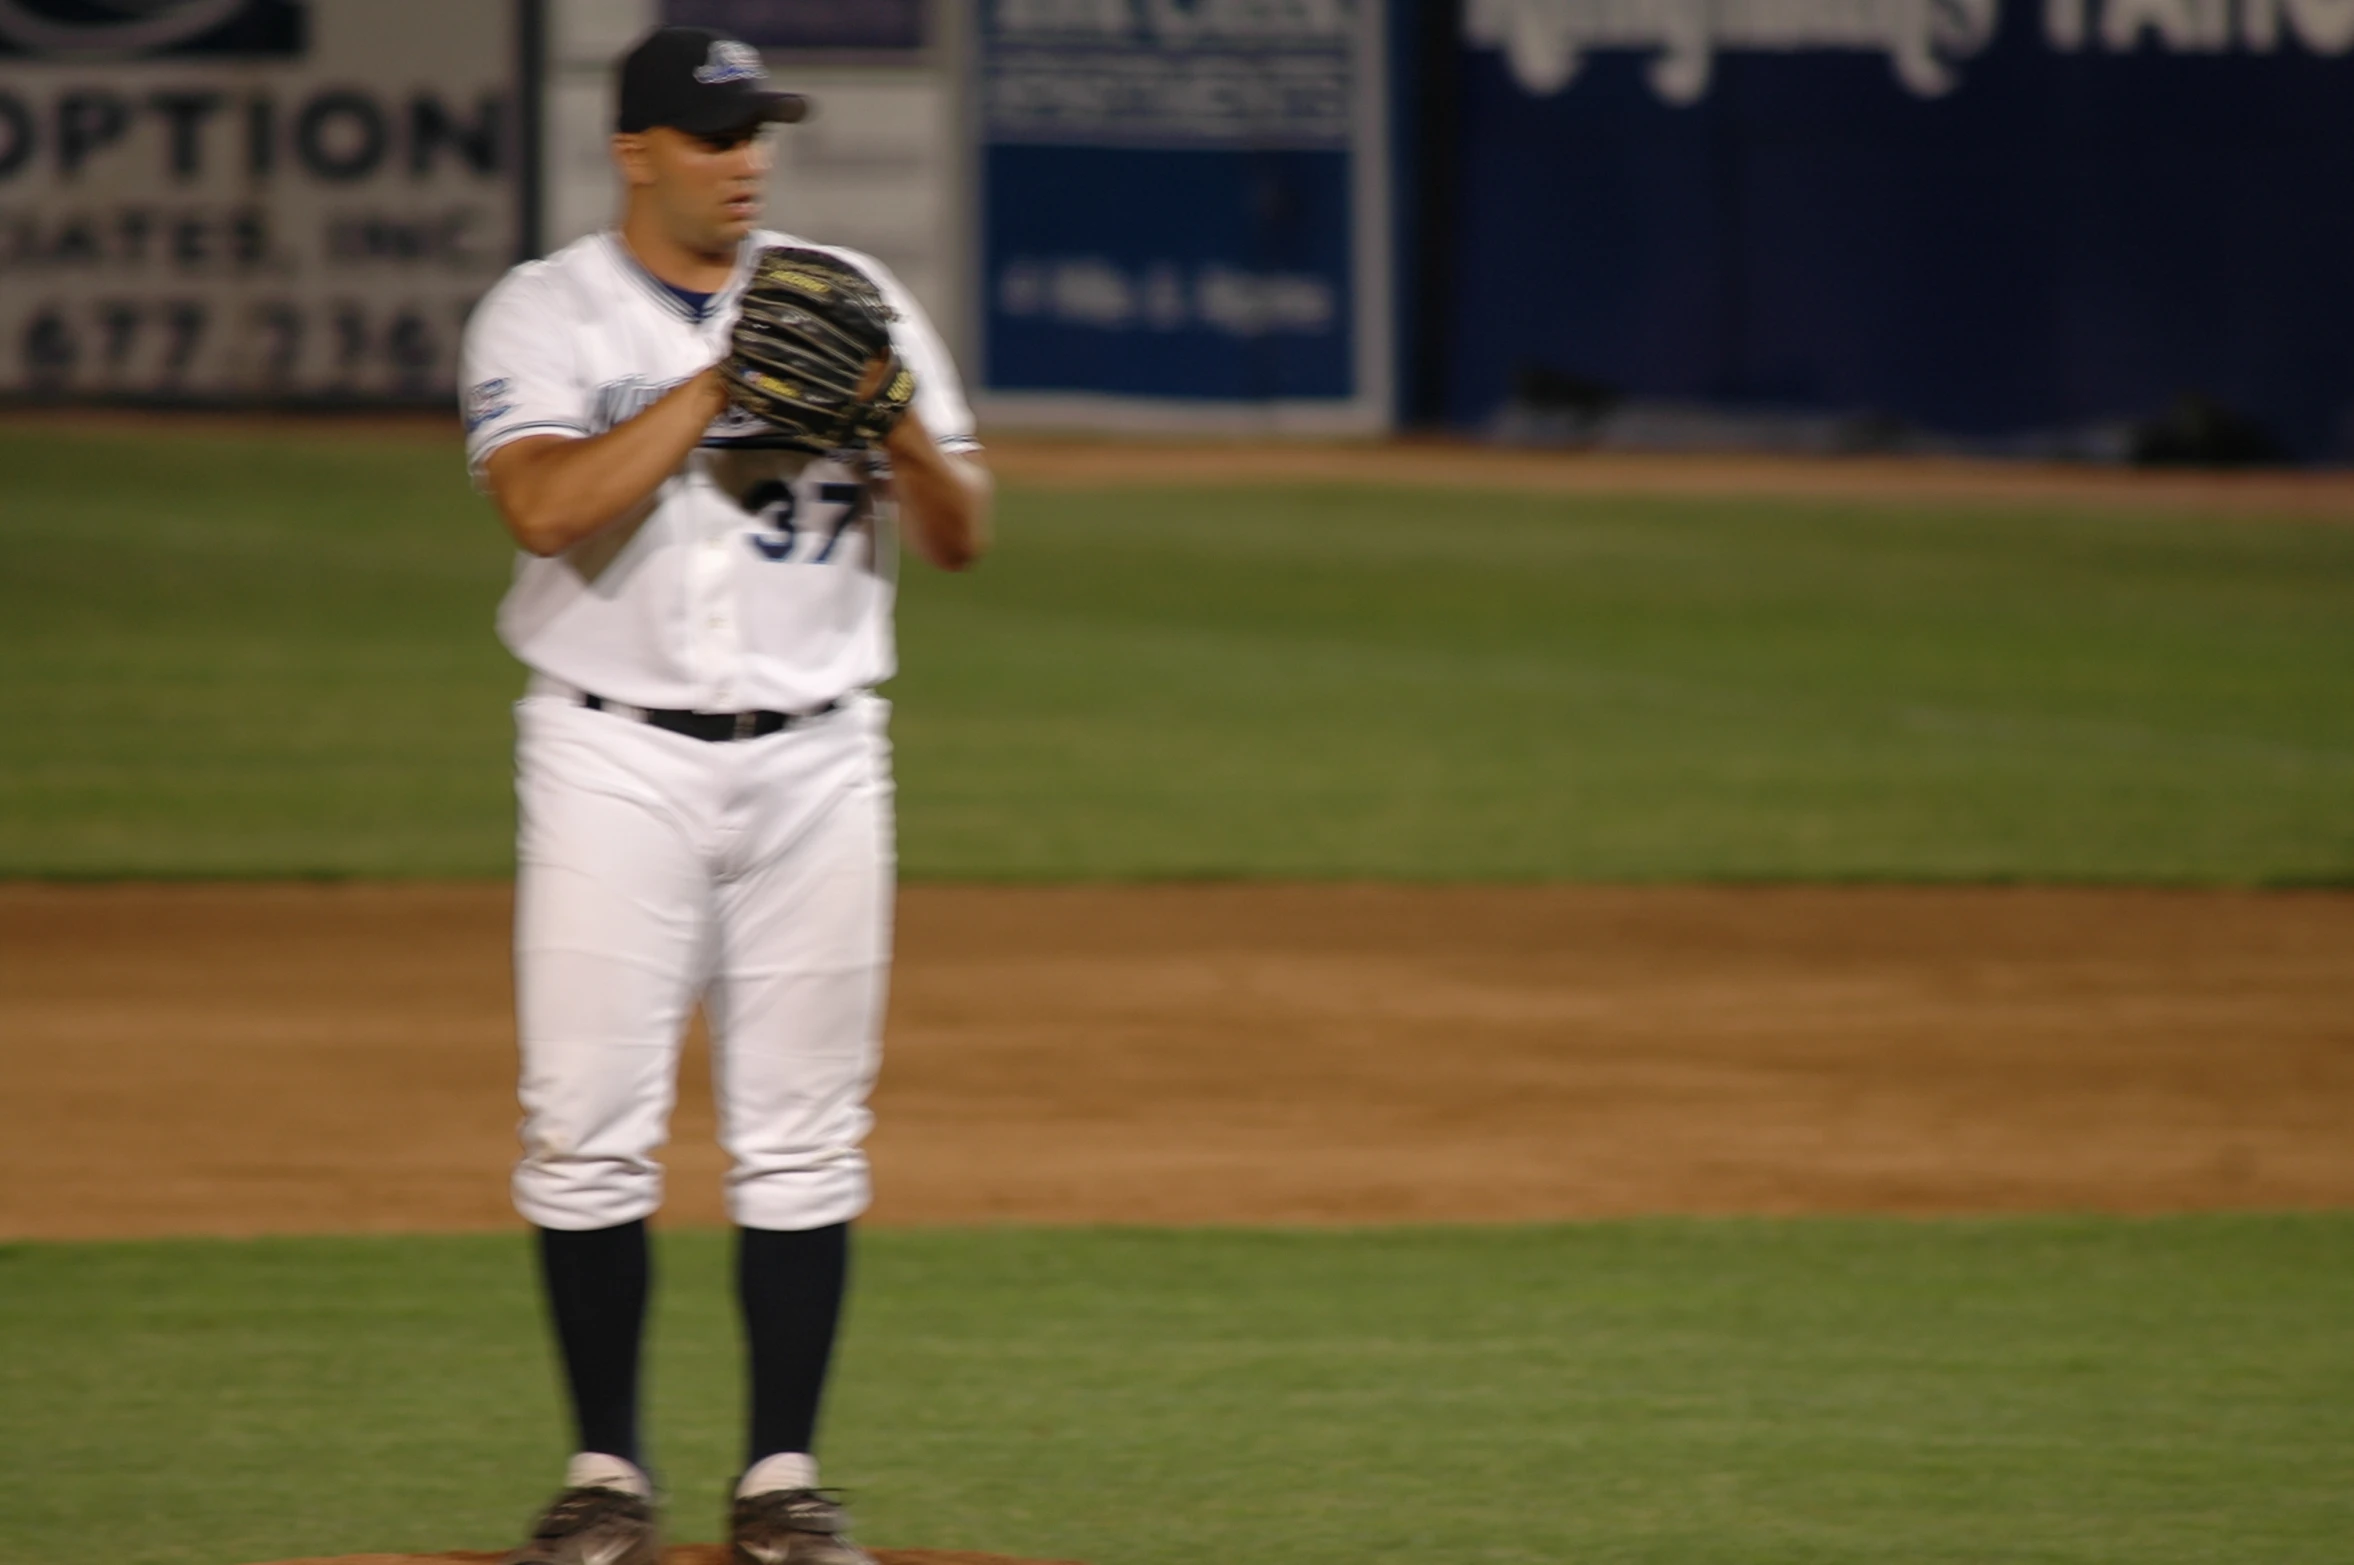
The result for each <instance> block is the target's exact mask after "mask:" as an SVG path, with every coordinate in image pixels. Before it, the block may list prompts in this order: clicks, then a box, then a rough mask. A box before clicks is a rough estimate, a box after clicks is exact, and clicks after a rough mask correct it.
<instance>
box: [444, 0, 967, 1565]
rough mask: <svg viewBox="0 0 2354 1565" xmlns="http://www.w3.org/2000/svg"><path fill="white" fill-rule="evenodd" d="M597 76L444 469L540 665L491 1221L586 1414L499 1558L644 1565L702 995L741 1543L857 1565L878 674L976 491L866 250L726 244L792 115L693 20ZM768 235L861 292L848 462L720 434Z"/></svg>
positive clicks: (468, 366)
mask: <svg viewBox="0 0 2354 1565" xmlns="http://www.w3.org/2000/svg"><path fill="white" fill-rule="evenodd" d="M619 88H620V91H619V116H618V127H617V129H618V133H617V134H616V135H615V136H614V137H613V141H612V149H613V157H614V161H615V163H616V165H617V166H618V169H619V172H620V175H621V178H622V181H623V183H624V188H625V204H624V209H623V213H622V216H621V220H620V223H619V225H618V226H617V227H615V228H613V229H610V230H608V231H606V232H603V233H599V234H595V235H592V236H590V237H588V238H585V239H582V240H580V241H578V242H577V243H574V244H571V245H568V246H566V247H565V248H564V249H562V250H560V251H558V252H556V253H555V254H554V255H551V256H549V257H547V258H546V259H545V260H540V261H533V262H528V263H526V264H524V265H521V266H518V267H516V268H515V269H514V270H513V271H511V272H509V273H508V274H507V276H506V277H505V279H504V280H502V281H501V282H500V283H499V285H498V286H497V287H496V288H494V289H493V290H492V291H491V292H490V294H489V295H488V296H487V297H485V298H484V300H483V301H482V303H481V305H480V306H479V307H478V308H477V309H476V310H475V312H474V315H473V318H472V320H471V321H470V322H469V323H468V326H467V331H466V339H465V348H464V369H463V384H464V385H465V388H466V390H465V413H466V425H467V460H468V463H469V465H470V467H471V469H472V471H473V473H474V475H475V478H476V481H477V483H478V484H480V485H481V486H482V487H483V488H484V489H486V490H487V491H488V492H489V494H490V495H491V496H492V498H493V499H494V500H495V502H496V503H497V506H498V510H499V513H500V515H501V516H502V517H503V518H504V520H505V522H506V524H507V527H508V529H509V530H510V531H511V532H512V533H513V534H514V537H515V541H516V542H517V543H518V544H519V545H520V546H521V549H522V553H521V555H520V556H518V559H517V564H516V571H515V577H514V582H513V585H512V587H511V589H510V591H509V592H508V594H507V597H506V600H505V603H504V604H503V605H502V607H501V609H500V612H499V629H500V634H501V636H502V638H503V639H504V640H505V642H506V644H507V646H508V647H509V648H510V649H512V650H513V652H514V653H515V655H516V657H517V658H519V659H520V660H521V661H522V662H523V663H524V664H526V665H527V666H528V668H529V669H530V681H529V684H528V687H527V693H526V694H525V696H524V697H523V699H522V700H521V701H520V702H518V703H517V706H516V730H517V734H516V794H517V802H518V807H519V808H518V828H517V880H516V916H515V968H516V1000H517V1021H518V1030H519V1033H520V1040H521V1089H520V1097H521V1100H522V1106H523V1124H522V1141H523V1152H522V1156H521V1159H520V1161H519V1162H518V1164H517V1166H516V1169H515V1173H514V1196H515V1203H516V1206H517V1207H518V1209H519V1210H520V1211H521V1212H522V1214H523V1216H524V1217H525V1218H526V1219H528V1220H529V1221H530V1222H531V1223H532V1224H533V1225H534V1226H535V1227H536V1228H537V1230H538V1239H539V1255H540V1260H541V1273H542V1277H543V1280H544V1283H545V1287H546V1297H547V1303H548V1309H549V1316H550V1320H551V1323H552V1326H553V1330H554V1334H555V1338H556V1342H557V1346H558V1349H559V1357H560V1359H561V1362H562V1365H563V1369H564V1375H565V1379H566V1383H567V1388H568V1391H569V1394H570V1402H571V1408H572V1412H573V1414H574V1417H575V1420H576V1424H577V1429H578V1438H577V1451H578V1454H577V1455H575V1456H574V1457H573V1458H572V1459H571V1461H570V1464H569V1466H568V1468H567V1471H566V1473H565V1476H564V1484H563V1488H562V1490H561V1492H560V1493H559V1494H558V1496H557V1498H556V1500H555V1503H554V1504H553V1505H551V1506H550V1507H549V1508H548V1510H547V1512H546V1513H545V1514H544V1515H543V1516H542V1517H541V1518H540V1520H539V1522H538V1524H537V1525H536V1527H535V1528H534V1529H533V1533H532V1536H531V1538H530V1539H529V1541H528V1542H526V1543H525V1544H524V1545H523V1547H521V1548H520V1549H518V1550H517V1551H515V1553H514V1554H512V1555H511V1556H510V1557H509V1558H510V1560H511V1561H513V1562H515V1565H655V1561H656V1560H657V1559H658V1557H659V1553H660V1550H659V1547H658V1544H657V1539H656V1519H655V1515H654V1505H653V1502H654V1498H655V1497H654V1490H653V1485H652V1483H651V1482H650V1480H649V1478H648V1473H647V1466H646V1462H645V1459H644V1455H643V1449H642V1446H641V1442H640V1433H639V1427H638V1357H639V1343H640V1338H641V1335H642V1330H643V1324H644V1320H645V1311H646V1295H647V1289H648V1282H649V1268H648V1261H647V1241H646V1219H647V1217H648V1215H649V1214H650V1213H652V1212H653V1211H654V1210H655V1208H656V1207H657V1206H658V1205H659V1204H660V1201H661V1197H662V1170H661V1168H660V1166H659V1165H658V1164H657V1163H656V1161H655V1152H656V1149H657V1148H658V1147H659V1146H660V1145H661V1143H662V1141H663V1139H664V1132H665V1124H666V1122H667V1119H668V1116H669V1112H670V1108H671V1104H672V1101H673V1097H674V1094H675V1077H676V1063H677V1054H678V1045H679V1039H680V1036H681V1033H682V1031H683V1029H684V1027H685V1024H686V1021H687V1017H688V1013H689V1011H690V1009H691V1008H692V1007H693V1006H694V1005H695V1004H696V1003H697V1001H698V1000H700V1001H701V1003H702V1004H703V1006H704V1008H705V1014H706V1016H707V1018H708V1019H709V1021H710V1024H711V1038H712V1053H713V1067H714V1069H713V1075H714V1079H715V1092H716V1095H717V1098H718V1110H719V1135H720V1140H721V1142H722V1143H723V1145H724V1146H725V1148H726V1150H727V1152H728V1154H729V1157H730V1160H731V1167H730V1172H729V1174H728V1178H727V1201H728V1209H729V1214H730V1216H731V1218H732V1219H733V1221H734V1222H735V1223H736V1225H737V1229H738V1248H737V1269H736V1281H737V1288H738V1294H739V1300H740V1303H741V1306H742V1310H743V1318H744V1334H745V1338H746V1341H747V1344H748V1347H749V1355H748V1357H749V1365H748V1369H749V1378H750V1393H751V1395H750V1405H751V1420H750V1423H751V1428H750V1445H749V1451H748V1453H747V1459H746V1463H745V1468H744V1471H743V1473H742V1475H741V1478H740V1480H739V1482H738V1484H737V1486H736V1498H735V1501H734V1505H733V1510H732V1513H731V1516H730V1532H731V1536H732V1543H733V1550H734V1558H735V1560H736V1561H737V1562H738V1565H862V1562H864V1565H871V1561H870V1560H869V1556H867V1555H866V1554H865V1553H863V1552H862V1551H860V1550H859V1549H858V1548H857V1547H855V1546H854V1545H853V1544H852V1543H851V1542H850V1541H849V1540H848V1538H847V1536H846V1535H845V1519H844V1515H843V1512H842V1510H841V1509H840V1507H839V1505H838V1504H837V1503H836V1502H835V1501H834V1500H833V1499H832V1498H831V1497H830V1496H829V1495H827V1494H826V1493H824V1492H822V1491H820V1490H819V1488H818V1472H817V1462H816V1459H815V1457H814V1456H813V1455H812V1452H813V1450H814V1446H815V1440H814V1433H815V1427H816V1422H817V1414H818V1402H819V1396H820V1392H821V1390H822V1388H823V1385H824V1381H825V1375H826V1369H827V1365H828V1361H829V1359H830V1357H831V1353H832V1346H833V1338H834V1329H835V1323H836V1320H837V1319H838V1316H839V1313H840V1308H841V1302H842V1296H843V1288H844V1278H845V1272H846V1266H847V1257H848V1227H849V1223H850V1220H851V1219H852V1218H853V1217H855V1216H856V1215H857V1214H858V1213H859V1212H860V1211H862V1210H863V1209H864V1208H865V1206H866V1203H867V1196H868V1179H867V1165H866V1159H865V1156H864V1154H863V1152H862V1151H861V1146H860V1143H861V1141H862V1139H863V1138H864V1136H865V1134H866V1130H867V1127H868V1124H869V1120H870V1116H869V1114H868V1112H867V1110H866V1107H865V1102H866V1098H867V1093H868V1089H869V1086H870V1085H871V1083H872V1081H873V1079H874V1075H875V1069H876V1064H877V1058H878V1051H879V1040H878V1034H879V1028H880V1023H881V1017H882V1010H883V996H884V983H885V978H886V972H887V967H888V962H889V952H890V925H891V898H892V882H893V873H894V861H893V825H892V784H891V770H890V748H889V744H888V741H887V739H886V736H885V724H886V717H887V713H888V706H887V703H885V702H884V701H883V700H882V699H881V698H880V697H878V696H876V695H875V694H874V690H873V687H874V686H875V685H877V684H879V683H881V682H882V681H883V680H885V679H887V678H888V677H890V675H891V673H892V670H893V663H892V658H893V652H892V630H891V607H892V585H893V579H894V575H895V572H896V553H897V540H898V539H901V538H904V539H905V541H906V543H907V544H908V545H909V546H910V547H911V548H913V550H914V551H915V552H916V553H917V554H918V555H919V556H921V557H922V558H923V559H925V560H927V561H929V562H930V563H932V564H933V565H936V566H940V567H942V568H944V569H948V570H959V569H962V568H964V567H965V566H967V565H969V564H970V563H971V562H972V561H973V560H974V558H975V557H976V556H977V555H978V554H979V553H980V551H981V550H982V548H983V547H984V545H985V543H986V541H987V529H988V513H989V482H988V477H987V474H986V471H985V470H984V469H983V468H982V467H981V466H980V464H979V463H978V462H977V461H976V460H975V458H974V455H973V453H974V452H975V451H976V450H977V449H978V448H977V446H976V445H975V442H974V440H973V429H972V419H971V416H970V414H969V413H968V412H967V410H966V407H965V404H964V400H963V396H962V393H961V392H960V390H959V388H958V382H957V375H956V369H955V366H954V365H953V364H952V363H951V362H950V359H949V357H948V354H947V352H946V351H945V349H944V348H943V347H942V346H941V344H940V341H939V339H938V337H937V336H936V335H935V333H934V332H933V330H932V328H931V326H930V325H929V323H928V322H927V321H926V320H925V317H924V313H923V310H922V309H921V307H920V306H918V305H917V304H916V302H915V300H914V299H913V298H912V297H910V296H909V295H908V294H907V292H906V291H905V289H904V288H902V287H901V286H900V285H899V283H898V282H897V281H896V280H895V279H893V278H892V277H891V276H890V275H889V274H888V273H887V272H886V271H884V269H883V268H882V267H881V266H879V265H878V264H877V263H875V262H874V261H873V260H871V259H869V258H867V257H864V256H860V255H857V254H855V253H853V252H849V251H844V250H839V249H831V248H829V247H825V246H805V245H803V243H802V242H801V241H798V240H791V239H788V238H787V237H786V236H784V235H781V234H776V233H772V232H767V231H764V230H760V229H757V228H756V227H755V226H754V222H755V219H756V217H757V216H758V214H759V203H760V191H761V185H762V178H763V175H764V174H765V172H766V170H767V166H768V157H769V155H768V152H767V150H766V148H765V146H764V144H763V140H762V135H763V132H764V130H765V129H766V127H767V126H768V125H770V124H772V123H776V122H790V121H794V120H798V119H800V118H802V117H803V115H804V114H805V113H806V112H807V111H808V103H807V101H806V100H805V99H803V98H800V97H798V96H796V95H793V94H790V93H783V92H778V91H775V90H772V89H771V88H770V86H769V84H768V80H767V77H766V75H765V72H764V71H763V69H762V66H761V62H760V59H759V57H758V56H757V55H756V54H755V53H754V52H753V51H752V50H751V49H750V48H748V47H747V46H745V45H744V44H742V43H740V42H737V41H736V40H734V39H731V38H728V37H726V36H724V35H721V34H718V33H714V32H709V31H705V30H702V29H696V28H664V29H662V30H659V31H657V32H655V33H653V34H652V35H650V36H649V37H647V38H646V39H645V40H644V41H643V42H641V43H640V44H639V45H638V46H637V47H636V48H635V49H633V50H632V51H631V52H630V53H629V54H628V55H627V56H626V57H625V58H624V59H623V60H622V61H621V62H620V67H619ZM780 245H782V246H801V248H799V249H796V250H793V251H792V252H791V253H792V254H793V255H797V256H800V257H802V258H803V260H804V263H805V264H803V265H802V266H801V267H800V268H799V269H798V270H796V271H792V272H791V273H790V274H789V275H790V277H791V278H793V279H797V280H798V282H799V284H800V285H802V286H804V287H806V288H808V289H810V290H814V291H813V292H811V293H810V294H808V295H807V297H806V298H805V299H804V301H803V302H809V301H810V300H819V299H821V296H822V299H824V300H833V299H836V297H837V296H839V295H842V294H844V293H845V291H846V290H849V289H850V285H851V283H852V282H856V283H857V284H858V285H859V286H867V284H868V280H871V287H872V289H873V290H874V291H875V295H876V297H875V299H874V302H873V307H872V309H871V310H870V312H869V313H870V315H871V317H872V318H873V319H875V320H877V321H887V322H888V325H887V326H884V327H879V328H878V331H879V332H881V333H882V334H883V336H882V337H880V338H878V342H879V344H880V348H879V352H878V354H877V356H876V357H875V359H874V361H873V364H872V373H871V374H860V375H858V376H855V377H853V378H857V379H859V380H861V382H862V385H861V387H860V390H859V391H858V392H857V393H856V394H854V395H852V396H850V397H849V398H848V399H847V401H846V402H845V403H844V404H843V405H844V410H845V411H844V413H843V423H842V425H841V428H843V429H845V430H848V429H850V428H852V427H853V426H854V425H855V426H856V427H857V428H860V429H864V430H868V431H870V432H871V431H872V430H875V429H882V428H884V427H885V426H886V425H887V433H884V434H882V435H881V436H880V437H879V438H877V439H875V440H874V442H873V443H872V444H870V445H866V446H864V447H861V446H859V445H858V444H857V443H856V440H854V439H850V438H849V437H845V440H846V441H847V443H846V444H844V445H843V446H841V447H839V448H831V447H829V446H828V443H827V442H826V441H824V440H819V441H815V442H813V441H812V440H811V439H810V438H809V434H808V431H807V430H806V429H803V430H801V431H799V432H798V433H795V432H792V431H787V430H785V429H783V428H781V427H779V426H775V425H772V424H770V423H768V422H766V421H764V419H763V418H761V417H760V416H757V415H756V414H754V413H752V412H748V411H746V409H745V407H744V406H743V405H742V403H743V400H744V399H743V396H742V395H740V394H739V393H741V392H742V391H743V389H744V386H745V385H746V384H748V382H746V381H745V379H744V377H743V376H742V375H741V374H740V373H739V374H738V376H737V382H736V383H735V385H734V386H733V387H732V388H731V384H730V381H729V379H728V377H729V374H730V373H731V366H732V367H733V370H735V371H738V372H740V371H741V368H742V366H741V362H740V358H738V357H734V356H731V355H734V354H735V353H736V352H737V349H738V348H740V341H741V339H740V338H731V331H732V330H733V329H734V323H735V322H736V321H737V319H738V317H739V316H742V317H743V318H744V319H746V320H750V319H751V318H752V316H751V312H749V311H746V310H743V309H742V308H741V306H742V304H743V302H744V296H745V294H746V291H747V289H748V288H749V287H751V286H752V281H753V279H752V274H753V272H754V271H755V263H756V261H757V260H758V259H759V257H760V253H761V252H762V251H764V250H767V249H768V248H769V247H772V246H780ZM772 253H773V252H772ZM829 266H833V267H839V268H840V270H839V271H837V272H832V273H828V274H827V275H829V276H831V277H832V278H833V279H834V282H833V284H831V285H829V284H828V283H827V282H826V281H825V278H824V277H821V276H819V275H818V274H819V273H821V272H825V271H826V268H827V267H829ZM763 275H765V272H764V273H763ZM802 313H806V312H802ZM772 314H778V315H780V316H795V318H800V315H798V314H797V313H796V310H795V309H794V308H791V307H784V308H781V309H780V310H778V311H773V312H772ZM732 342H733V343H735V344H736V347H731V343H732ZM855 367H856V368H858V369H859V370H861V371H863V370H865V369H866V368H867V366H865V365H864V364H860V365H858V366H855ZM909 376H912V382H911V381H910V380H909V378H908V377H909ZM753 380H755V381H757V380H758V377H753ZM886 382H888V383H890V384H892V385H896V386H897V387H898V388H899V389H900V392H901V393H902V395H901V396H900V398H899V401H897V402H893V401H891V399H890V398H889V397H888V396H887V395H886V394H885V393H884V392H883V391H882V390H881V389H880V388H881V386H882V385H883V384H884V383H886ZM765 384H766V385H767V386H768V387H769V388H770V389H771V390H772V391H775V390H778V388H780V387H781V386H782V384H783V383H782V382H781V381H780V380H778V379H776V378H773V377H772V378H771V379H769V380H768V381H767V382H765ZM910 387H912V389H910ZM784 389H788V390H789V389H791V388H784ZM731 396H732V397H733V398H734V400H731ZM910 399H911V400H910ZM861 438H863V437H861Z"/></svg>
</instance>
